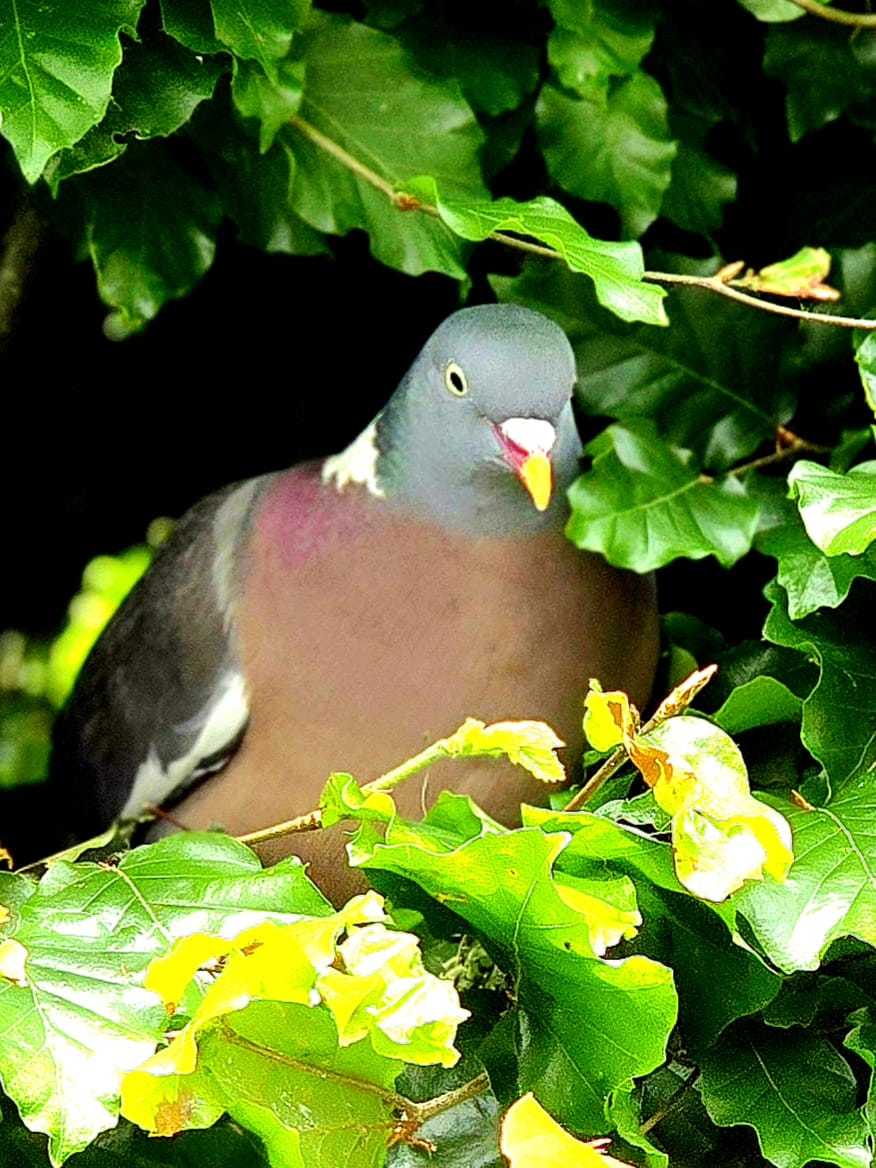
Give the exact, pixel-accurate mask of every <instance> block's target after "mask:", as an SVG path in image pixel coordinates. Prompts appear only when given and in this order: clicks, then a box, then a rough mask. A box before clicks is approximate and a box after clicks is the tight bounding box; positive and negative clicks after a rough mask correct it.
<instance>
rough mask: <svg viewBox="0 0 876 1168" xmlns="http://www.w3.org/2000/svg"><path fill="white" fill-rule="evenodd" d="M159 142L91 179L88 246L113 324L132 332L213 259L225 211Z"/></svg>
mask: <svg viewBox="0 0 876 1168" xmlns="http://www.w3.org/2000/svg"><path fill="white" fill-rule="evenodd" d="M159 150H160V148H159V147H158V146H156V145H153V146H150V147H147V146H139V147H133V148H131V147H129V149H128V151H127V152H126V154H125V156H124V158H122V159H120V160H119V161H118V162H116V163H115V164H114V165H113V166H111V167H109V168H108V169H103V170H101V171H98V172H96V173H95V174H93V175H89V176H87V177H86V178H85V180H84V182H85V183H86V184H87V186H86V187H85V188H84V190H85V193H86V197H87V199H88V224H87V238H88V248H89V252H90V254H91V259H92V263H93V264H94V268H95V272H96V274H97V285H98V290H99V292H100V296H101V299H102V300H103V301H104V303H105V304H107V305H109V307H110V308H111V309H112V312H111V314H110V316H109V318H108V320H107V322H106V325H105V328H106V330H107V331H108V332H109V334H110V335H111V336H112V337H113V338H114V339H118V338H120V337H125V336H128V335H129V334H130V333H132V332H136V331H137V330H138V329H140V328H142V327H143V325H144V324H146V323H147V322H148V321H150V320H151V319H152V318H153V317H154V316H155V315H156V313H157V312H158V311H159V309H160V308H161V306H162V305H163V304H165V303H166V302H167V301H168V300H172V299H175V298H176V297H179V296H184V295H185V294H186V293H187V292H189V291H190V290H191V289H192V288H193V287H194V285H195V284H196V283H197V282H198V280H199V279H200V278H201V276H203V275H204V273H205V272H206V271H207V270H208V268H209V267H210V265H211V264H212V262H213V256H214V254H215V249H216V229H217V226H218V223H219V218H220V215H221V211H220V207H219V204H218V200H217V199H216V196H215V194H214V193H213V192H212V191H211V190H209V189H208V188H207V187H205V186H204V185H203V184H202V183H201V182H200V181H199V180H198V179H197V178H196V177H195V176H194V175H192V174H191V173H189V172H188V171H187V170H184V169H183V168H182V166H180V164H179V163H178V162H177V161H176V159H175V158H174V157H173V156H172V155H171V154H170V153H160V152H159Z"/></svg>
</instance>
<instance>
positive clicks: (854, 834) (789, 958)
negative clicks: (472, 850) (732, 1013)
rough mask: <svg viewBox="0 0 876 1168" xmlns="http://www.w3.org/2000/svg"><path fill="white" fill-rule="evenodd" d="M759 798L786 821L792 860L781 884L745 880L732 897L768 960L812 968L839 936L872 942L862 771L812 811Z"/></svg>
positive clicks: (874, 921)
mask: <svg viewBox="0 0 876 1168" xmlns="http://www.w3.org/2000/svg"><path fill="white" fill-rule="evenodd" d="M868 786H869V787H870V788H871V789H870V790H868ZM762 797H763V798H764V800H765V801H766V802H769V803H770V804H771V805H772V806H774V807H776V808H778V809H779V810H780V811H781V812H782V814H783V815H784V816H785V818H786V819H787V820H788V822H789V823H790V825H791V831H792V833H793V836H794V855H795V857H796V859H795V861H794V863H793V865H792V866H791V870H790V872H789V874H788V879H787V880H786V881H785V883H784V884H775V883H772V884H761V885H758V886H754V885H751V886H749V887H747V888H744V889H743V890H742V891H741V892H740V893H739V894H738V895H737V897H736V901H735V903H736V905H737V908H738V909H739V911H740V912H741V913H742V915H743V916H744V917H745V918H746V919H747V920H748V921H749V923H750V924H751V927H752V929H753V930H754V933H755V936H756V937H757V939H758V941H759V943H760V944H761V946H762V947H763V949H764V952H765V953H766V954H767V956H768V957H769V959H770V960H771V961H772V962H774V963H775V964H776V965H777V966H778V967H779V968H780V969H782V970H784V971H785V972H787V973H793V972H794V971H795V970H799V969H817V968H818V965H819V962H820V960H821V958H822V957H823V955H824V953H825V952H826V950H827V948H828V946H829V945H830V944H831V942H833V941H835V940H837V939H838V938H840V937H858V938H859V939H860V940H862V941H865V942H867V943H868V944H870V945H873V944H876V869H874V863H873V859H872V857H873V838H874V834H876V795H874V793H873V791H872V784H871V783H870V784H868V779H867V777H866V776H862V777H861V778H860V779H858V780H857V781H856V782H855V783H852V784H850V785H849V786H848V787H846V789H845V790H844V791H843V792H842V793H841V794H840V795H838V796H836V797H835V798H833V799H831V801H830V802H829V803H828V804H827V806H826V807H815V808H813V809H812V810H806V809H804V808H802V807H797V806H796V805H794V804H793V803H792V802H791V801H790V800H789V799H787V798H784V799H777V798H775V797H773V796H769V795H763V796H762Z"/></svg>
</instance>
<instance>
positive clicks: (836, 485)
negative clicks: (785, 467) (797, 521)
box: [788, 461, 876, 556]
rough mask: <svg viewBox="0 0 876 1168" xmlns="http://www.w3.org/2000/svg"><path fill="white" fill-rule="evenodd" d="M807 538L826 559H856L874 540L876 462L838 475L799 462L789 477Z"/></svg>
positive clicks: (812, 463) (822, 468) (862, 464)
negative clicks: (842, 556)
mask: <svg viewBox="0 0 876 1168" xmlns="http://www.w3.org/2000/svg"><path fill="white" fill-rule="evenodd" d="M788 485H789V486H790V488H791V493H792V495H793V497H794V498H795V499H796V500H797V506H798V507H799V508H800V515H801V516H802V519H803V526H804V527H805V528H806V531H807V534H808V535H809V538H810V539H811V540H812V542H813V543H814V544H817V545H818V547H820V548H821V550H822V551H823V552H825V554H826V555H828V556H838V555H842V554H843V553H844V552H846V553H848V554H849V555H851V556H859V555H861V553H862V552H864V551H866V550H867V548H868V547H869V545H870V544H871V543H872V542H873V540H874V539H876V462H862V463H860V464H859V465H858V466H855V467H852V469H851V470H850V471H849V473H848V474H845V475H838V474H836V473H835V472H834V471H832V470H830V469H828V467H826V466H820V465H819V464H818V463H817V462H806V461H802V462H798V463H797V465H796V466H795V467H794V468H793V469H792V471H791V473H790V474H789V475H788Z"/></svg>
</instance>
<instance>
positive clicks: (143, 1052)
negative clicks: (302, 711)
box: [0, 833, 330, 1164]
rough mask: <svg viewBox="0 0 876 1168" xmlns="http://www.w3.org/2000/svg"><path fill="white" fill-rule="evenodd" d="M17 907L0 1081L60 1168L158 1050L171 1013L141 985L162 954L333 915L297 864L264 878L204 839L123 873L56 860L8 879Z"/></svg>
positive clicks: (183, 841)
mask: <svg viewBox="0 0 876 1168" xmlns="http://www.w3.org/2000/svg"><path fill="white" fill-rule="evenodd" d="M25 894H26V895H25ZM10 903H12V904H13V907H14V915H13V917H12V919H11V921H10V922H9V923H8V924H7V925H6V926H5V927H4V926H0V942H2V941H3V940H5V941H6V942H9V941H12V942H14V943H15V944H17V945H18V946H22V947H23V948H24V951H25V953H26V957H25V964H24V974H25V977H24V980H25V984H23V985H19V984H16V983H15V982H13V981H10V980H8V979H6V978H3V977H0V1030H2V1031H3V1034H4V1038H3V1044H2V1048H0V1078H2V1081H3V1086H4V1089H5V1091H6V1092H7V1094H8V1095H9V1096H10V1097H11V1098H12V1099H13V1100H14V1101H15V1102H16V1104H17V1106H18V1108H19V1110H20V1112H21V1114H22V1117H23V1119H24V1121H25V1123H26V1124H27V1125H28V1127H30V1128H31V1129H32V1130H34V1131H42V1132H45V1133H46V1134H47V1135H48V1136H49V1138H50V1151H51V1156H52V1163H53V1164H60V1163H62V1162H63V1161H64V1160H65V1159H66V1158H67V1157H68V1156H70V1155H72V1153H73V1152H76V1151H79V1150H80V1149H81V1148H84V1147H85V1146H86V1145H87V1144H88V1143H90V1141H91V1140H93V1139H94V1137H95V1136H96V1135H97V1134H98V1133H99V1132H100V1131H103V1130H105V1129H107V1128H109V1127H112V1126H113V1125H114V1124H115V1122H116V1117H117V1114H118V1095H119V1087H120V1083H121V1078H122V1074H123V1073H124V1072H125V1071H128V1070H131V1069H132V1068H133V1067H135V1066H136V1065H137V1064H138V1063H140V1062H142V1061H143V1059H145V1058H147V1057H148V1056H149V1055H151V1053H152V1051H153V1050H154V1048H155V1043H156V1041H157V1040H158V1038H159V1037H160V1035H161V1032H162V1030H163V1027H164V1024H165V1020H166V1016H165V1013H164V1008H163V1006H162V1005H161V1003H160V1001H159V1000H158V999H157V998H156V997H155V995H153V994H151V993H148V992H147V991H145V990H144V989H142V976H143V972H144V970H145V967H146V966H147V964H148V963H149V961H150V960H151V959H152V958H153V957H154V956H156V955H157V954H160V953H162V952H164V951H165V950H167V949H168V948H169V947H170V945H171V944H172V942H173V941H174V940H175V939H176V938H178V937H181V936H184V935H186V934H188V933H191V932H196V931H199V930H203V929H209V930H210V931H214V932H221V931H223V930H229V931H230V932H239V931H240V930H241V929H242V928H245V927H247V926H249V925H254V924H257V923H259V922H261V921H263V920H269V919H273V920H284V919H285V920H290V919H292V920H294V919H296V917H297V915H300V914H302V913H308V914H314V915H323V914H325V913H327V912H329V911H330V907H329V906H328V905H327V903H326V901H325V900H324V899H323V897H322V896H321V895H320V894H319V893H318V892H317V890H316V889H315V888H314V886H313V885H312V884H311V883H310V881H309V880H308V879H307V877H306V875H305V874H304V868H303V866H302V865H301V864H300V863H299V862H298V861H297V860H294V859H293V860H290V861H286V862H285V863H283V864H281V865H278V866H277V867H276V868H274V869H272V870H270V871H263V870H262V868H261V865H260V863H259V861H258V859H257V857H256V856H255V855H254V854H253V853H252V852H250V851H249V849H247V848H245V847H243V845H241V844H238V843H236V842H235V841H234V840H231V839H228V838H226V837H223V836H216V835H198V834H196V833H190V834H185V835H179V836H175V837H173V838H171V839H167V840H164V841H162V842H161V843H158V844H155V845H152V846H150V847H145V848H138V849H137V850H135V851H133V852H130V853H128V854H127V855H126V856H125V857H124V858H123V859H122V860H121V862H120V863H119V864H118V866H117V867H113V866H111V865H104V864H70V863H67V862H65V861H59V862H57V863H55V864H53V865H52V866H51V867H50V868H49V870H48V872H47V873H46V875H45V876H44V877H43V879H42V881H41V882H40V883H39V885H36V884H35V883H33V882H32V881H29V880H27V879H26V878H25V877H21V876H13V875H7V874H0V904H4V905H8V904H10ZM278 904H282V905H284V908H283V909H282V910H279V911H278V910H277V907H276V906H277V905H278Z"/></svg>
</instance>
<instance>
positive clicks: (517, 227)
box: [404, 177, 667, 324]
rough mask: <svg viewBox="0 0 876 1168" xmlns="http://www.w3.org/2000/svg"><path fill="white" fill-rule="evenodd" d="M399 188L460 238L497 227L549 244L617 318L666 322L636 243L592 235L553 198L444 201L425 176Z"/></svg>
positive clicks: (482, 235)
mask: <svg viewBox="0 0 876 1168" xmlns="http://www.w3.org/2000/svg"><path fill="white" fill-rule="evenodd" d="M404 189H405V191H406V192H407V191H410V192H411V193H412V194H414V195H415V196H417V197H419V198H420V199H422V201H424V202H426V203H430V204H432V205H434V206H437V207H438V210H439V212H440V215H441V218H442V219H443V221H444V222H445V223H446V224H447V226H448V227H450V229H451V230H452V231H454V232H455V233H456V234H457V235H460V236H462V238H463V239H470V240H473V241H479V240H484V239H488V238H489V237H490V236H491V235H492V234H493V233H494V232H496V231H502V232H512V233H513V234H515V235H524V236H530V237H531V238H533V239H537V240H539V241H540V242H541V243H546V244H548V246H550V247H552V248H553V249H554V250H555V251H557V252H559V254H560V255H561V256H562V258H563V259H564V260H565V262H566V263H567V264H568V266H569V267H570V268H571V270H572V271H573V272H583V273H584V275H586V276H589V277H590V279H591V280H592V281H593V285H594V288H595V290H596V297H597V299H598V300H599V302H600V304H602V305H604V307H605V308H608V309H609V310H610V311H611V312H613V313H614V314H615V315H616V316H619V317H620V318H621V320H641V321H645V322H646V323H648V324H666V323H667V320H666V312H665V310H664V308H663V303H662V302H663V298H664V296H665V295H666V293H665V292H664V290H663V289H662V288H658V287H657V286H656V285H654V284H644V283H643V282H642V279H641V277H642V273H643V272H644V270H645V264H644V260H643V259H642V249H641V248H640V247H639V245H638V244H637V243H608V242H606V241H604V240H601V239H594V238H593V237H592V236H591V235H589V234H588V233H587V232H586V231H585V230H584V228H583V227H581V225H580V224H578V223H576V222H575V220H574V219H573V218H572V216H571V215H570V214H569V212H568V211H567V210H566V209H565V207H562V206H561V205H560V204H559V203H557V202H555V201H554V200H553V199H545V198H541V199H530V201H529V202H528V203H517V202H515V201H514V200H513V199H497V200H496V201H495V202H492V203H490V202H484V201H479V202H474V201H462V200H458V199H457V200H454V199H444V198H442V197H441V195H440V193H439V191H438V188H437V186H436V184H435V181H434V180H433V179H431V178H428V177H427V178H418V179H413V180H412V181H411V182H407V183H405V184H404Z"/></svg>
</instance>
